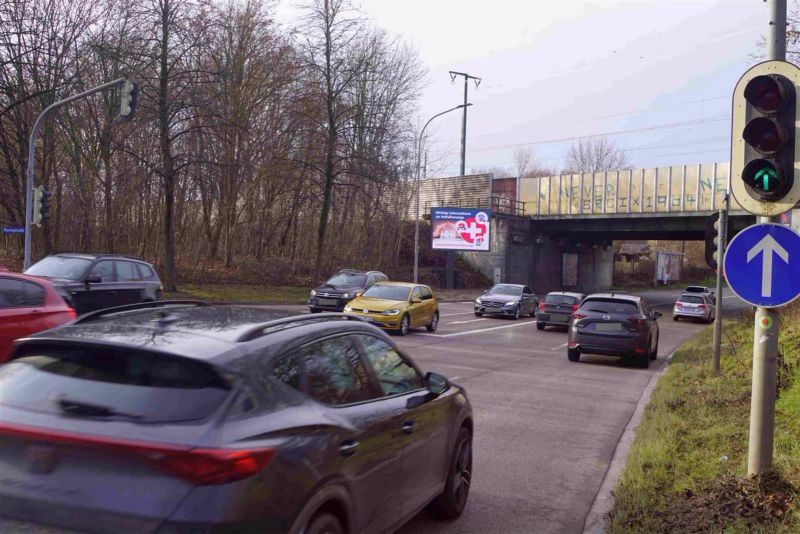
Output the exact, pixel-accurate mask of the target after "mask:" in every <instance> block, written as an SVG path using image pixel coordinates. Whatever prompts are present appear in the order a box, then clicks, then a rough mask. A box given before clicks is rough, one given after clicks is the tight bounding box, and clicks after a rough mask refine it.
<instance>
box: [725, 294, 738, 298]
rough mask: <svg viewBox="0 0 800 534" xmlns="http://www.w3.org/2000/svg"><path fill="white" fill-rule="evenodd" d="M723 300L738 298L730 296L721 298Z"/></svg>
mask: <svg viewBox="0 0 800 534" xmlns="http://www.w3.org/2000/svg"><path fill="white" fill-rule="evenodd" d="M722 298H723V299H735V298H738V297H737V296H736V295H730V296H728V297H722Z"/></svg>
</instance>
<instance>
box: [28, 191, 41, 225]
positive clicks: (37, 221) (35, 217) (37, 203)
mask: <svg viewBox="0 0 800 534" xmlns="http://www.w3.org/2000/svg"><path fill="white" fill-rule="evenodd" d="M43 192H44V187H43V186H41V185H40V186H39V187H34V188H33V213H32V217H31V224H33V225H34V226H41V223H42V193H43Z"/></svg>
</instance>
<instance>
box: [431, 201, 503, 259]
mask: <svg viewBox="0 0 800 534" xmlns="http://www.w3.org/2000/svg"><path fill="white" fill-rule="evenodd" d="M491 223H492V213H491V210H488V209H471V208H431V248H432V249H434V250H471V251H484V252H488V251H489V241H490V240H489V236H490V233H491Z"/></svg>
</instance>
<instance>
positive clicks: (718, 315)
mask: <svg viewBox="0 0 800 534" xmlns="http://www.w3.org/2000/svg"><path fill="white" fill-rule="evenodd" d="M729 209H730V195H729V194H726V195H725V201H724V202H723V204H722V207H720V209H719V234H718V238H717V288H716V292H715V293H714V296H715V299H716V302H715V303H714V307H715V312H714V346H713V349H712V352H711V367H712V370H713V371H714V373H715V374H719V371H720V349H721V346H722V269H723V262H722V257H723V255H724V254H725V243H726V240H727V239H728V210H729Z"/></svg>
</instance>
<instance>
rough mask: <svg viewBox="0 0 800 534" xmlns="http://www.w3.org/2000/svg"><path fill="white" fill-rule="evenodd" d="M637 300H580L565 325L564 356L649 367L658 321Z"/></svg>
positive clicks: (612, 297)
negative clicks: (619, 359) (618, 360)
mask: <svg viewBox="0 0 800 534" xmlns="http://www.w3.org/2000/svg"><path fill="white" fill-rule="evenodd" d="M659 317H661V313H660V312H654V311H652V310H651V309H650V307H649V306H648V304H647V302H646V301H645V300H644V299H643V298H641V297H635V296H631V295H618V294H615V293H598V294H594V295H589V296H588V297H586V298H585V299H584V300H583V303H581V305H580V307H579V308H578V310H577V311H576V312H575V313H574V314H573V315H572V322H571V323H570V325H569V338H568V342H567V357H568V358H569V361H571V362H577V361H578V360H580V357H581V354H602V355H606V356H617V357H622V358H630V359H632V360H634V362H635V363H637V364H638V365H639V366H640V367H649V366H650V361H651V360H655V359H656V356H657V354H658V335H659V330H658V322H657V320H658V318H659Z"/></svg>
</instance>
